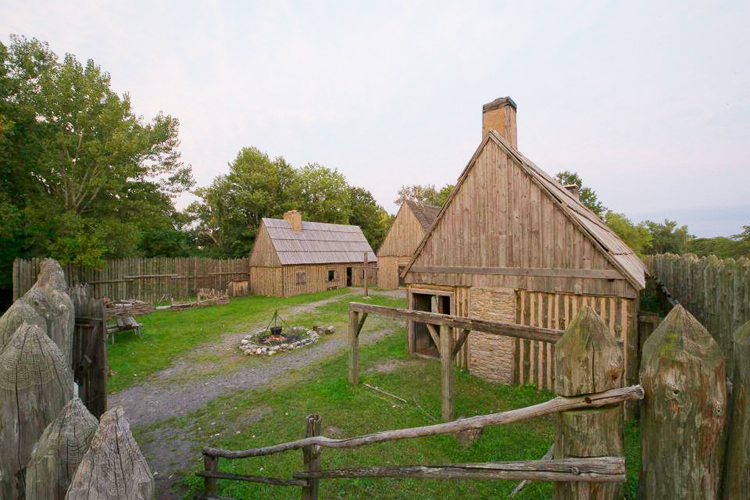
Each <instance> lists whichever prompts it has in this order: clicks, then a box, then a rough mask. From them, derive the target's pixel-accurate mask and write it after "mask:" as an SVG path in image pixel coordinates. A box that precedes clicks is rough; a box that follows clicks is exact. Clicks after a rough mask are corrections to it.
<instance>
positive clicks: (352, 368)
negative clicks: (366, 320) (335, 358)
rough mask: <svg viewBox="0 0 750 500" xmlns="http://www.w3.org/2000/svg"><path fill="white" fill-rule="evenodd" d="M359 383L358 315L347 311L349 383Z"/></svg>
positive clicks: (355, 312)
mask: <svg viewBox="0 0 750 500" xmlns="http://www.w3.org/2000/svg"><path fill="white" fill-rule="evenodd" d="M358 382H359V313H358V312H357V311H349V383H350V384H352V385H357V383H358Z"/></svg>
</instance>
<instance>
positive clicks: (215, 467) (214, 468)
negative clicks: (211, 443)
mask: <svg viewBox="0 0 750 500" xmlns="http://www.w3.org/2000/svg"><path fill="white" fill-rule="evenodd" d="M203 470H205V471H206V472H211V473H216V472H218V471H219V457H212V456H209V455H203ZM218 482H219V480H218V479H216V478H214V477H204V478H203V489H204V490H205V493H206V496H211V495H216V492H217V491H218V484H217V483H218Z"/></svg>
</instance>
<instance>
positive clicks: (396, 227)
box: [377, 202, 425, 289]
mask: <svg viewBox="0 0 750 500" xmlns="http://www.w3.org/2000/svg"><path fill="white" fill-rule="evenodd" d="M424 235H425V229H424V226H423V225H422V224H421V223H420V222H419V220H418V219H417V217H416V216H415V215H414V212H412V209H411V208H410V205H409V203H406V202H404V203H402V204H401V208H400V209H399V211H398V213H397V214H396V218H395V219H394V220H393V224H392V225H391V227H390V229H388V234H386V236H385V239H384V240H383V243H382V244H381V245H380V248H379V249H378V253H377V256H378V286H380V288H385V289H394V288H398V286H399V273H398V266H399V265H401V264H403V265H405V264H407V263H408V262H409V260H410V259H411V256H412V255H413V254H414V250H416V248H417V247H418V246H419V243H420V242H421V241H422V238H424Z"/></svg>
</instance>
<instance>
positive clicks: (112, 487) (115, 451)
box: [65, 406, 154, 500]
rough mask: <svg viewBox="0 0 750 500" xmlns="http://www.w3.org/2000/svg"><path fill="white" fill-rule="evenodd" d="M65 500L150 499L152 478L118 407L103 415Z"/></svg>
mask: <svg viewBox="0 0 750 500" xmlns="http://www.w3.org/2000/svg"><path fill="white" fill-rule="evenodd" d="M65 498H66V500H109V499H112V500H115V499H121V498H127V499H128V500H151V499H152V498H154V476H153V475H152V474H151V470H150V469H149V467H148V464H147V463H146V459H145V458H144V457H143V454H142V453H141V450H140V449H139V448H138V444H136V442H135V439H133V435H132V434H131V433H130V424H129V423H128V421H127V419H126V418H125V412H124V410H123V409H122V408H121V407H119V406H118V407H115V408H113V409H112V410H109V411H108V412H107V413H105V414H104V415H102V419H101V422H100V424H99V428H98V429H97V430H96V433H95V434H94V438H93V439H92V440H91V445H90V446H89V450H88V451H87V452H86V454H85V455H84V456H83V460H81V464H80V465H79V466H78V470H77V471H76V474H75V476H73V481H72V482H71V484H70V489H69V490H68V494H67V496H66V497H65Z"/></svg>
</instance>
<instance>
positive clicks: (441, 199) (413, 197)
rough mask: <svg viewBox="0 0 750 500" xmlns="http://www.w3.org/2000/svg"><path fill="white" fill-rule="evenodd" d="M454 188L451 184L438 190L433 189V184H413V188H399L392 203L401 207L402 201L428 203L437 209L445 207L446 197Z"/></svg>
mask: <svg viewBox="0 0 750 500" xmlns="http://www.w3.org/2000/svg"><path fill="white" fill-rule="evenodd" d="M454 187H455V186H454V185H453V184H446V185H445V186H443V187H442V188H440V189H439V190H438V189H436V188H435V185H434V184H425V185H424V186H422V185H420V184H415V185H413V186H401V187H400V188H399V190H398V198H396V201H394V203H395V204H396V205H401V204H402V203H403V202H404V201H406V200H409V201H413V202H416V203H424V202H427V203H430V204H432V205H436V206H438V207H442V206H443V205H445V202H446V201H448V197H449V196H450V194H451V191H453V188H454Z"/></svg>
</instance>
